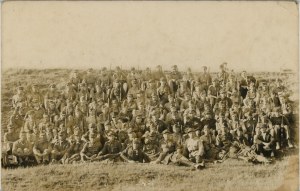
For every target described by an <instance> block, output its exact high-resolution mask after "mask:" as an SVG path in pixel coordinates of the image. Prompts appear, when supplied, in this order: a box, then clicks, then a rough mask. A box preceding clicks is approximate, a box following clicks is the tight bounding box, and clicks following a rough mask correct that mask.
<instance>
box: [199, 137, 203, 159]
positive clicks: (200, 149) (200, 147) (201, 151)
mask: <svg viewBox="0 0 300 191" xmlns="http://www.w3.org/2000/svg"><path fill="white" fill-rule="evenodd" d="M198 151H199V155H200V156H203V154H204V145H203V141H202V140H199V141H198Z"/></svg>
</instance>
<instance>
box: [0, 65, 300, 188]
mask: <svg viewBox="0 0 300 191" xmlns="http://www.w3.org/2000/svg"><path fill="white" fill-rule="evenodd" d="M68 74H70V70H19V71H16V70H8V71H4V72H3V73H2V93H1V94H2V99H1V107H2V116H1V119H2V121H1V125H2V128H1V132H2V133H3V132H4V131H5V128H6V125H7V122H8V117H9V113H8V111H9V110H10V101H11V100H10V98H11V97H12V95H13V94H14V93H15V89H14V88H13V87H15V86H16V85H17V84H18V82H21V83H22V85H24V86H25V87H26V86H27V85H30V84H31V83H32V82H39V84H40V87H41V88H42V90H45V88H46V87H47V86H48V85H49V84H50V83H56V84H57V85H58V87H60V86H63V84H62V82H64V81H65V80H66V79H67V78H68V77H69V76H68ZM295 153H298V152H295ZM298 171H299V167H298V155H297V154H292V155H289V156H286V157H284V158H283V159H282V160H280V161H276V162H275V163H274V164H270V165H253V164H251V163H246V162H243V161H237V160H232V159H228V160H226V161H225V162H224V163H222V164H208V165H207V167H206V168H205V169H204V170H201V171H192V170H190V169H189V168H186V167H176V166H164V165H150V164H125V163H118V164H110V163H109V164H103V163H86V164H75V165H49V166H37V167H32V168H18V169H2V171H1V175H2V181H1V183H2V185H1V188H2V190H4V191H10V190H22V191H23V190H24V191H26V190H31V191H44V190H56V191H71V190H104V191H105V190H128V191H131V190H138V191H140V190H143V191H157V190H166V191H168V190H170V191H173V190H189V191H191V190H201V191H203V190H213V191H215V190H224V191H227V190H239V191H240V190H246V191H247V190H249V191H250V190H251V191H256V190H257V191H271V190H272V191H273V190H278V191H296V190H298Z"/></svg>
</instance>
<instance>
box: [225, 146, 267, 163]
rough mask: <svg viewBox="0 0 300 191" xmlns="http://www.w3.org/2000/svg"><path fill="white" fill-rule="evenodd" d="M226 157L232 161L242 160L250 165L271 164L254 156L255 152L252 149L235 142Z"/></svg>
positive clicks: (261, 157)
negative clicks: (250, 163)
mask: <svg viewBox="0 0 300 191" xmlns="http://www.w3.org/2000/svg"><path fill="white" fill-rule="evenodd" d="M228 157H229V158H234V159H242V160H244V161H247V162H252V163H270V162H272V160H270V159H267V158H266V157H264V156H261V155H258V154H256V153H255V150H254V149H253V148H252V147H249V146H246V145H244V144H241V143H238V142H236V141H234V142H233V144H232V145H231V146H230V149H229V154H228Z"/></svg>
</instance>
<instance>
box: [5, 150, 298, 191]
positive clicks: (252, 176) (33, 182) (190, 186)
mask: <svg viewBox="0 0 300 191" xmlns="http://www.w3.org/2000/svg"><path fill="white" fill-rule="evenodd" d="M298 171H299V168H298V156H296V155H292V156H287V157H285V158H284V159H283V160H281V161H276V163H275V164H270V165H253V164H251V163H246V162H244V161H237V160H234V159H228V160H227V161H225V162H224V163H221V164H208V165H207V168H205V169H203V170H197V171H194V170H191V169H190V168H187V167H177V166H166V165H151V164H126V163H118V164H115V163H108V164H103V163H86V164H74V165H50V166H38V167H32V168H19V169H2V189H3V190H4V191H10V190H22V191H27V190H39V191H41V190H56V191H71V190H128V191H131V190H143V191H157V190H164V191H168V190H170V191H171V190H172V191H173V190H226V191H227V190H228V191H229V190H239V191H240V190H245V191H247V190H249V191H250V190H251V191H254V190H259V191H269V190H270V191H271V190H272V191H273V190H278V191H281V190H284V191H296V190H298V189H297V185H298Z"/></svg>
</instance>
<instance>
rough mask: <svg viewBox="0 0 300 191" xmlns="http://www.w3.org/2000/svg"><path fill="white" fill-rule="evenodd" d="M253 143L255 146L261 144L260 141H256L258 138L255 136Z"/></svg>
mask: <svg viewBox="0 0 300 191" xmlns="http://www.w3.org/2000/svg"><path fill="white" fill-rule="evenodd" d="M253 142H254V143H255V144H262V141H261V140H259V139H258V136H257V135H255V136H254V140H253Z"/></svg>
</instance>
